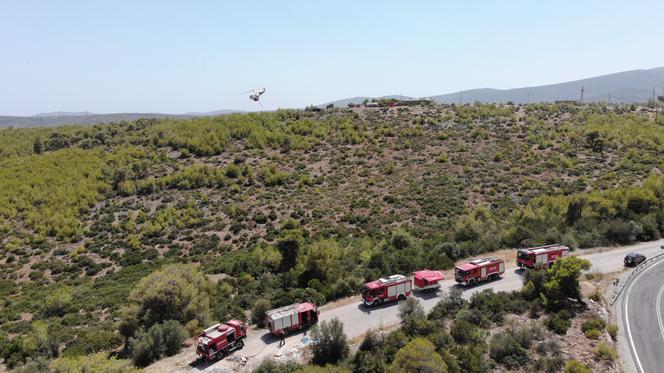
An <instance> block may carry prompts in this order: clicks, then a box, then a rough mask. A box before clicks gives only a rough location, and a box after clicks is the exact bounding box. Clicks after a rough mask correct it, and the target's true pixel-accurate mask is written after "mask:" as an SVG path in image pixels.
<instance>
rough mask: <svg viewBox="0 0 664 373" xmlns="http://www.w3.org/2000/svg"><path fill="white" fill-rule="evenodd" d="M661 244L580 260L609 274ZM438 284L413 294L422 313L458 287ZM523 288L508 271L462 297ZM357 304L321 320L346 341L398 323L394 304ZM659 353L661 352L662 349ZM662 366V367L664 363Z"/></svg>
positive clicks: (332, 311) (655, 251) (517, 277)
mask: <svg viewBox="0 0 664 373" xmlns="http://www.w3.org/2000/svg"><path fill="white" fill-rule="evenodd" d="M660 245H664V240H660V241H653V242H648V243H642V244H637V245H632V246H625V247H620V248H615V249H613V250H609V251H605V252H599V253H595V254H588V255H581V256H580V257H582V258H585V259H588V260H589V261H590V262H591V263H592V268H591V269H590V272H603V273H610V272H616V271H620V270H621V269H622V268H623V258H624V257H625V255H626V254H627V253H629V252H631V251H638V252H640V253H642V254H644V255H646V257H651V256H653V255H656V254H659V253H660V252H663V250H662V249H661V248H660ZM441 285H442V286H441V289H442V291H441V292H439V293H437V294H432V293H425V294H419V293H417V292H414V293H413V294H414V296H415V297H416V298H417V299H419V300H420V302H421V304H422V306H423V307H424V310H425V311H429V310H431V309H432V308H433V307H434V306H435V305H436V303H438V301H439V300H440V299H441V297H442V296H443V295H444V294H445V293H447V292H448V291H449V290H450V288H451V287H453V286H455V287H456V286H459V285H457V284H456V282H454V280H446V281H443V282H441ZM522 285H523V283H522V279H521V272H520V271H517V270H516V268H507V269H506V271H505V274H504V275H503V277H502V279H500V280H497V281H493V282H486V283H483V284H481V285H479V286H475V287H472V288H466V287H463V286H462V287H461V289H462V290H463V297H464V298H466V299H469V298H470V297H471V296H472V295H473V293H475V292H478V291H482V290H484V289H489V288H491V289H493V290H494V291H496V292H498V291H512V290H517V289H520V288H521V286H522ZM663 297H664V296H663ZM360 302H361V299H360V298H359V297H358V298H357V302H354V303H350V304H346V305H343V306H340V307H336V308H333V309H329V310H324V311H323V312H321V315H320V320H331V319H332V318H334V317H337V318H338V319H339V320H340V321H341V322H342V323H343V324H344V330H345V331H346V335H347V336H348V337H349V338H354V337H357V336H360V335H363V334H364V333H366V332H367V330H369V329H378V328H381V327H388V326H392V325H395V324H398V323H399V321H400V320H399V315H398V309H399V307H398V305H397V304H396V303H386V304H383V305H381V306H379V307H377V308H367V307H364V306H363V305H362V304H361V303H360ZM661 351H662V352H663V353H664V349H663V350H661ZM661 366H662V367H664V364H663V365H661ZM663 369H664V368H663ZM662 371H664V370H662Z"/></svg>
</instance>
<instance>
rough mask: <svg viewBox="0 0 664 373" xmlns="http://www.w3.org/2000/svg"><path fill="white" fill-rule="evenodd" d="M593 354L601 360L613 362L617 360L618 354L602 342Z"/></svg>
mask: <svg viewBox="0 0 664 373" xmlns="http://www.w3.org/2000/svg"><path fill="white" fill-rule="evenodd" d="M593 352H594V353H595V355H596V356H597V357H598V358H600V359H602V360H609V361H613V360H615V359H617V358H618V352H617V351H616V349H615V348H613V347H611V346H610V345H609V344H608V343H606V342H604V341H601V342H599V343H598V344H597V347H595V349H594V350H593Z"/></svg>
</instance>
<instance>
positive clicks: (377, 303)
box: [371, 299, 380, 307]
mask: <svg viewBox="0 0 664 373" xmlns="http://www.w3.org/2000/svg"><path fill="white" fill-rule="evenodd" d="M379 304H380V302H379V301H378V299H376V300H374V301H373V303H371V305H372V306H373V307H378V305H379Z"/></svg>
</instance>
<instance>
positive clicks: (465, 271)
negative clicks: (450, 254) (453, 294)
mask: <svg viewBox="0 0 664 373" xmlns="http://www.w3.org/2000/svg"><path fill="white" fill-rule="evenodd" d="M503 273H505V261H504V260H502V259H496V258H492V257H488V258H484V259H477V260H471V261H470V262H468V263H463V264H460V265H458V266H456V267H454V280H455V281H456V282H458V283H460V284H463V285H468V286H473V285H475V284H477V283H478V282H482V281H486V280H497V279H498V278H500V275H502V274H503Z"/></svg>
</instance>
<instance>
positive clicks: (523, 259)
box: [516, 244, 569, 269]
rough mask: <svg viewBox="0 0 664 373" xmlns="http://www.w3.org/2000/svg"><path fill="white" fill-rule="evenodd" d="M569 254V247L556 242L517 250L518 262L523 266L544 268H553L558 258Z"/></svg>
mask: <svg viewBox="0 0 664 373" xmlns="http://www.w3.org/2000/svg"><path fill="white" fill-rule="evenodd" d="M568 255H569V247H567V246H563V245H559V244H554V245H545V246H537V247H530V248H526V249H519V250H518V251H517V252H516V262H517V265H518V266H519V267H521V268H533V269H543V268H551V266H552V265H553V262H555V261H556V260H557V259H558V258H563V257H566V256H568Z"/></svg>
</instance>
